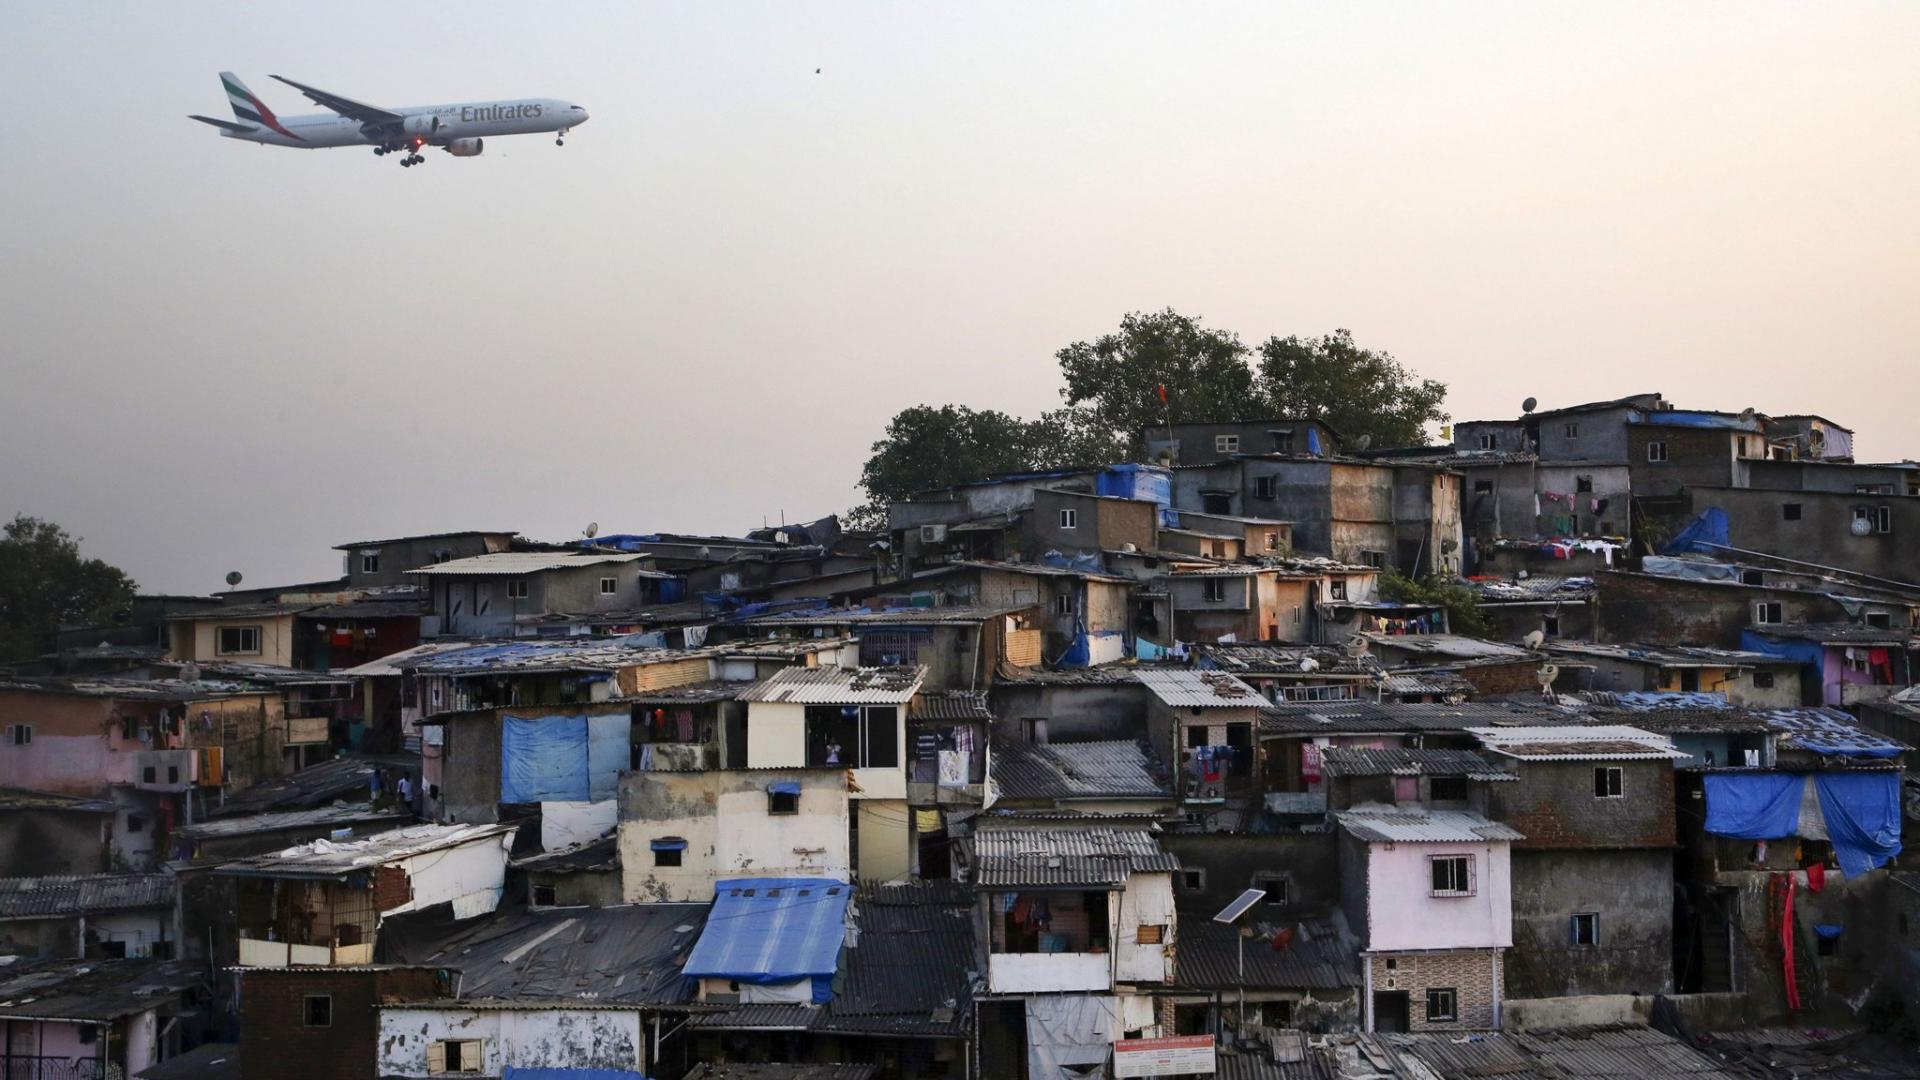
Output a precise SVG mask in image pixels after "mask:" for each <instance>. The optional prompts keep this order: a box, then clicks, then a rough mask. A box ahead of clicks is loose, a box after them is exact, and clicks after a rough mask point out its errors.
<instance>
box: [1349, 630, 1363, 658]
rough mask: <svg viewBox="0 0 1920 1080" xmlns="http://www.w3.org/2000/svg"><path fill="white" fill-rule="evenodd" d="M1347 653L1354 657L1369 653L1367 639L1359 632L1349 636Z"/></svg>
mask: <svg viewBox="0 0 1920 1080" xmlns="http://www.w3.org/2000/svg"><path fill="white" fill-rule="evenodd" d="M1347 655H1348V656H1352V657H1361V656H1365V655H1367V639H1366V638H1363V637H1361V636H1359V635H1358V634H1356V635H1354V636H1353V637H1350V638H1348V639H1347Z"/></svg>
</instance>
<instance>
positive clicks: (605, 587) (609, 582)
mask: <svg viewBox="0 0 1920 1080" xmlns="http://www.w3.org/2000/svg"><path fill="white" fill-rule="evenodd" d="M619 591H620V579H619V578H610V577H603V578H601V579H600V595H601V596H612V595H613V594H615V593H617V592H619Z"/></svg>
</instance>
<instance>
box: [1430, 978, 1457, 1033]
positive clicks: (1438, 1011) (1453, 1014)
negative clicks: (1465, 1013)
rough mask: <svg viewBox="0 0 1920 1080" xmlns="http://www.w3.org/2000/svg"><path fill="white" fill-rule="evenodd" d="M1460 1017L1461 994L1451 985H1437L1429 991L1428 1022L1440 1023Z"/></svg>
mask: <svg viewBox="0 0 1920 1080" xmlns="http://www.w3.org/2000/svg"><path fill="white" fill-rule="evenodd" d="M1458 1019H1460V995H1459V994H1458V993H1456V992H1455V991H1454V989H1453V987H1451V986H1436V987H1433V988H1432V989H1430V990H1428V991H1427V1023H1429V1024H1438V1023H1443V1022H1451V1021H1455V1020H1458Z"/></svg>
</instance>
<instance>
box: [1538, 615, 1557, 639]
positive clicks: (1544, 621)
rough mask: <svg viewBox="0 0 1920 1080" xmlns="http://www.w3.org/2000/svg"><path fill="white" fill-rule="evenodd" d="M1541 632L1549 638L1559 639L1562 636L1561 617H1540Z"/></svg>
mask: <svg viewBox="0 0 1920 1080" xmlns="http://www.w3.org/2000/svg"><path fill="white" fill-rule="evenodd" d="M1540 632H1541V633H1543V634H1545V635H1547V636H1548V637H1559V636H1560V616H1558V615H1542V616H1540Z"/></svg>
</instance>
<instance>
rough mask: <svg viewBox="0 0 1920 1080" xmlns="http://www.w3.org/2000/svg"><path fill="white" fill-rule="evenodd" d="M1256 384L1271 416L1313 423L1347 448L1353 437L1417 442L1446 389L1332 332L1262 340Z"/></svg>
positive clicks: (1381, 442) (1435, 417)
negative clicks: (1336, 436)
mask: <svg viewBox="0 0 1920 1080" xmlns="http://www.w3.org/2000/svg"><path fill="white" fill-rule="evenodd" d="M1259 366H1260V386H1261V390H1262V392H1263V394H1264V396H1265V397H1266V399H1267V401H1268V403H1269V404H1270V406H1271V408H1272V410H1273V415H1275V416H1284V417H1299V418H1301V419H1307V420H1319V421H1321V422H1323V423H1325V424H1327V425H1329V426H1331V427H1332V428H1333V429H1334V430H1335V431H1337V432H1339V433H1340V436H1341V438H1342V439H1343V440H1345V445H1346V447H1347V448H1348V449H1353V448H1354V445H1355V443H1356V441H1357V440H1358V439H1359V437H1360V436H1362V435H1365V436H1367V437H1369V438H1370V439H1372V441H1373V445H1374V446H1376V447H1387V446H1419V445H1423V444H1425V442H1426V441H1427V436H1426V425H1427V424H1428V423H1433V422H1438V421H1441V420H1445V419H1446V418H1447V414H1446V413H1445V412H1444V411H1442V409H1441V408H1440V405H1441V402H1443V401H1445V400H1446V397H1447V388H1446V385H1445V384H1443V383H1438V382H1435V381H1433V380H1432V379H1421V378H1417V377H1416V376H1414V374H1413V373H1412V372H1410V371H1408V370H1407V369H1406V368H1405V367H1402V366H1401V364H1400V361H1398V360H1395V359H1394V358H1393V356H1392V355H1391V354H1389V353H1384V352H1375V351H1373V350H1371V349H1363V348H1361V347H1360V346H1358V345H1356V344H1354V342H1353V335H1352V334H1351V333H1349V332H1347V331H1345V330H1335V331H1334V332H1333V333H1331V334H1328V335H1326V336H1325V337H1322V338H1317V339H1316V338H1299V337H1285V338H1279V337H1274V338H1268V339H1267V341H1266V344H1264V345H1262V346H1260V365H1259Z"/></svg>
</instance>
